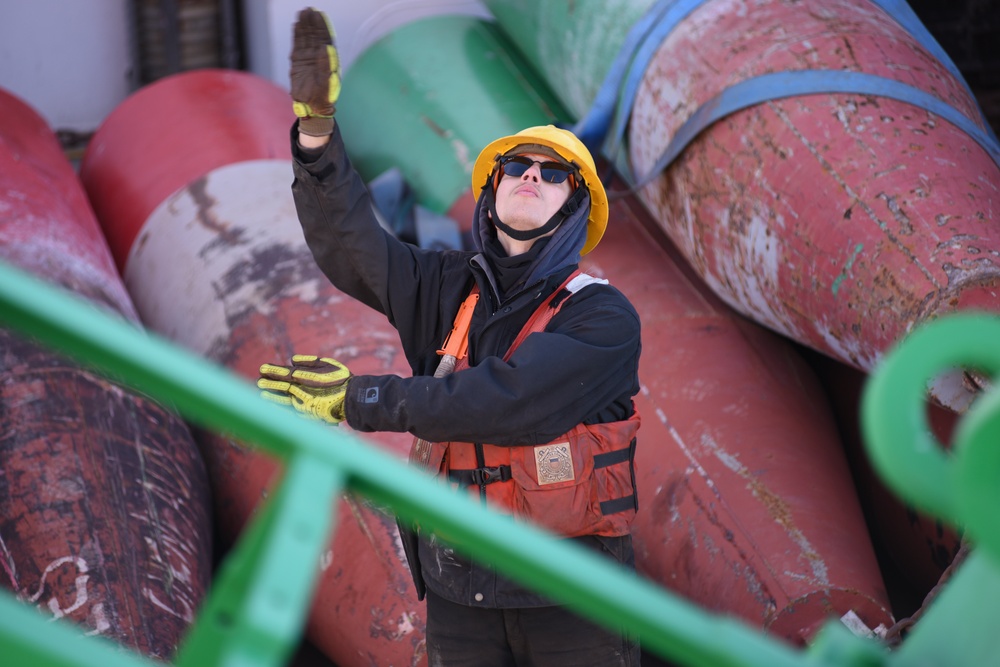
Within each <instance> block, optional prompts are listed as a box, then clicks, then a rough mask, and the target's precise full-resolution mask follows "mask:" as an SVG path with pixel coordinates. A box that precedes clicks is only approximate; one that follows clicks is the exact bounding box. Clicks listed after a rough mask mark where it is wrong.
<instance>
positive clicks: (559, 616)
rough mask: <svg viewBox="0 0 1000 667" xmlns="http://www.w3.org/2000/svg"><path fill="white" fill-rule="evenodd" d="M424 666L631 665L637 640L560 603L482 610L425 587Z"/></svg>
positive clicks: (635, 661)
mask: <svg viewBox="0 0 1000 667" xmlns="http://www.w3.org/2000/svg"><path fill="white" fill-rule="evenodd" d="M427 656H428V664H429V667H515V666H516V667H574V666H578V667H637V666H638V665H639V644H638V642H637V641H634V640H633V641H629V640H626V639H624V638H622V637H621V636H619V635H617V634H615V633H613V632H611V631H609V630H605V629H604V628H603V627H601V626H598V625H595V624H593V623H591V622H590V621H587V620H585V619H583V618H580V617H579V616H577V615H575V614H573V613H572V612H570V611H569V610H567V609H566V608H565V607H532V608H526V609H483V608H480V607H467V606H465V605H461V604H455V603H454V602H449V601H448V600H445V599H444V598H442V597H440V596H438V595H435V594H434V593H432V592H431V591H427Z"/></svg>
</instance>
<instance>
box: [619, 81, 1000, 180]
mask: <svg viewBox="0 0 1000 667" xmlns="http://www.w3.org/2000/svg"><path fill="white" fill-rule="evenodd" d="M822 93H848V94H850V93H858V94H862V95H877V96H879V97H887V98H890V99H894V100H899V101H901V102H906V103H907V104H912V105H913V106H915V107H919V108H921V109H924V110H926V111H929V112H931V113H933V114H935V115H937V116H940V117H941V118H944V119H945V120H946V121H948V122H949V123H951V124H953V125H955V126H956V127H958V128H959V129H961V130H962V131H963V132H965V133H966V134H967V135H969V136H970V137H972V138H973V139H975V140H976V142H977V143H978V144H979V145H980V146H982V147H983V149H984V150H985V151H986V152H987V153H988V154H989V155H990V157H991V158H993V162H994V163H996V164H997V166H1000V145H998V143H997V141H996V139H994V138H992V137H991V136H990V135H988V134H986V132H984V131H983V129H982V128H980V127H979V126H978V125H976V124H975V123H973V122H972V121H971V120H969V118H968V117H967V116H966V115H965V114H963V113H961V112H960V111H958V110H957V109H955V108H954V107H953V106H951V105H950V104H946V103H944V102H942V101H941V100H939V99H938V98H936V97H934V96H933V95H931V94H930V93H926V92H924V91H922V90H920V89H919V88H915V87H913V86H910V85H908V84H905V83H900V82H899V81H894V80H892V79H886V78H885V77H881V76H876V75H874V74H864V73H862V72H849V71H845V70H802V71H793V72H773V73H771V74H763V75H761V76H757V77H754V78H752V79H747V80H745V81H741V82H739V83H737V84H735V85H733V86H730V87H729V88H726V89H725V90H723V91H722V92H721V93H719V94H718V95H716V96H715V97H713V98H712V99H710V100H709V101H708V102H705V103H704V104H702V105H701V106H700V107H698V110H697V111H695V112H694V113H693V114H692V115H691V116H690V117H689V118H688V119H687V120H686V121H684V124H683V125H681V127H680V129H678V130H677V132H676V133H675V134H674V136H673V138H672V139H671V140H670V143H669V144H668V145H667V148H666V149H665V150H664V151H663V153H662V154H661V155H660V158H659V159H658V160H657V161H656V164H654V165H653V168H652V169H650V170H649V172H647V173H646V174H645V175H644V176H642V177H641V178H639V179H638V182H637V183H636V184H635V185H634V186H633V189H638V188H641V187H642V186H644V185H647V184H648V183H650V182H652V181H653V179H655V178H656V177H657V175H659V174H660V173H661V172H662V171H663V170H664V169H666V168H667V167H668V166H669V165H670V163H671V162H673V161H674V159H676V158H677V156H678V155H680V154H681V152H682V151H683V150H684V149H685V148H686V147H687V145H688V144H689V143H691V141H692V140H693V139H694V138H695V137H696V136H698V134H700V133H701V131H702V130H704V129H705V128H707V127H708V126H709V125H711V124H712V123H714V122H715V121H717V120H720V119H722V118H724V117H726V116H728V115H729V114H731V113H733V112H735V111H739V110H740V109H745V108H747V107H751V106H754V105H756V104H761V103H763V102H767V101H769V100H775V99H781V98H784V97H794V96H796V95H817V94H822Z"/></svg>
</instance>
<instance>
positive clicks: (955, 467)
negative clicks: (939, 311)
mask: <svg viewBox="0 0 1000 667" xmlns="http://www.w3.org/2000/svg"><path fill="white" fill-rule="evenodd" d="M962 366H972V367H976V368H978V369H980V370H982V371H985V372H987V373H989V374H991V375H992V376H993V377H1000V319H998V318H996V317H992V316H987V315H976V314H962V315H954V316H952V317H950V318H946V319H941V320H937V321H935V322H933V323H930V324H928V325H926V326H925V327H923V328H922V329H919V330H917V331H915V332H914V333H913V334H911V335H910V336H909V337H907V338H906V340H905V341H904V342H903V344H901V345H899V346H898V347H897V349H896V350H895V351H894V352H893V353H892V354H890V355H888V356H887V357H886V359H885V361H884V362H883V364H882V366H881V367H880V368H879V369H878V372H877V373H876V374H875V375H874V376H873V377H872V379H871V381H870V382H869V383H868V385H867V387H866V389H865V394H864V397H863V402H862V420H863V428H864V434H865V440H866V441H867V443H868V447H869V453H870V455H871V457H872V461H873V463H874V464H875V466H876V468H877V470H878V472H879V474H881V475H882V477H883V478H884V479H885V480H886V481H887V482H888V483H889V484H890V486H891V487H892V488H893V490H894V491H895V492H896V493H897V494H899V496H900V497H902V498H904V499H905V500H907V501H908V502H910V503H912V504H913V505H914V506H916V507H919V508H921V509H924V510H926V511H928V512H930V513H931V514H933V515H935V516H937V517H940V518H941V519H944V520H945V521H948V522H949V523H951V524H953V525H956V526H963V527H964V528H965V529H966V532H967V534H968V535H969V536H971V537H972V538H973V540H974V541H975V542H976V543H977V544H979V545H980V546H981V547H983V548H985V549H987V550H988V551H989V552H990V554H991V555H992V556H993V557H994V558H995V559H996V562H997V563H998V564H1000V522H998V520H997V514H996V508H997V507H998V506H1000V392H998V391H997V390H996V389H994V390H993V391H992V392H989V393H987V394H986V395H985V396H982V397H981V398H980V399H978V401H977V402H976V403H975V404H973V406H972V407H971V408H970V409H969V411H968V413H967V414H966V415H964V416H963V418H962V420H961V421H960V422H959V425H958V427H957V429H956V433H955V442H954V444H953V446H952V452H951V453H950V454H948V453H946V452H945V450H944V447H943V446H942V445H941V443H939V442H938V441H937V439H936V438H935V437H934V435H933V433H932V431H931V429H930V427H929V426H928V422H927V414H926V408H925V400H926V388H927V385H928V383H929V382H930V381H931V380H933V379H934V378H935V377H936V376H937V375H938V374H940V373H942V372H944V371H946V370H949V369H951V368H955V367H962Z"/></svg>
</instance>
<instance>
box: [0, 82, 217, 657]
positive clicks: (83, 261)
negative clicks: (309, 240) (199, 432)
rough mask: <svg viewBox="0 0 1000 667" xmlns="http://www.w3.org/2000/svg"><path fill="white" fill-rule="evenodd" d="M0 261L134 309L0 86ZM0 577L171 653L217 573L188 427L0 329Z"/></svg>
mask: <svg viewBox="0 0 1000 667" xmlns="http://www.w3.org/2000/svg"><path fill="white" fill-rule="evenodd" d="M0 117H2V118H3V119H4V122H3V123H2V125H0V259H2V260H3V261H5V262H9V263H11V264H13V265H15V266H17V267H19V268H21V269H23V270H25V271H28V272H30V273H32V274H34V275H36V276H38V277H39V278H42V279H44V280H47V281H49V282H51V283H54V284H56V285H59V286H61V287H63V288H65V289H68V290H70V291H72V292H74V293H75V294H76V295H78V296H79V297H81V298H84V299H87V300H89V301H91V302H94V303H95V304H98V305H100V306H101V307H103V308H107V309H110V310H111V311H113V312H115V313H117V314H119V315H120V316H121V317H123V318H125V319H128V320H131V321H133V322H135V321H137V317H136V314H135V310H134V308H133V306H132V303H131V301H130V300H129V298H128V295H127V293H126V291H125V289H124V286H123V284H122V282H121V279H120V277H119V276H118V273H117V271H116V270H115V267H114V263H113V261H112V259H111V254H110V253H109V251H108V247H107V244H106V242H105V240H104V237H103V235H102V233H101V230H100V227H99V226H98V224H97V221H96V219H95V218H94V214H93V211H92V210H91V208H90V206H89V204H88V203H87V199H86V195H85V193H84V191H83V188H82V187H81V186H80V183H79V181H78V180H77V177H76V174H75V173H74V171H73V168H72V166H71V165H70V163H69V161H68V160H67V159H66V157H65V156H64V155H63V153H62V150H61V148H60V146H59V143H58V141H57V140H56V137H55V135H54V134H53V133H52V131H51V130H50V129H49V128H48V126H47V125H46V124H45V122H44V120H42V118H41V117H40V116H39V115H38V114H37V113H35V111H34V110H33V109H31V108H30V107H28V106H27V105H26V104H24V103H23V102H21V101H20V100H18V99H16V98H15V97H13V96H11V95H10V94H8V93H6V92H4V91H2V90H0ZM0 406H2V409H0V498H2V499H3V511H2V512H0V567H2V570H0V585H3V586H4V587H5V588H8V589H10V590H11V591H13V592H14V594H15V595H16V596H17V597H18V598H19V599H20V600H22V601H23V602H25V603H27V604H32V605H35V606H37V607H39V608H40V609H42V610H43V611H45V612H46V613H48V614H50V615H52V616H53V617H55V618H66V619H69V620H71V621H74V622H76V623H79V624H80V625H81V626H83V627H84V628H86V631H87V634H91V635H99V636H102V637H106V638H108V639H111V640H114V641H116V642H119V643H121V644H122V645H125V646H128V647H130V648H133V649H135V650H138V651H140V652H142V653H143V654H145V655H147V656H151V657H156V658H162V659H170V658H171V657H173V654H174V652H175V650H176V648H177V646H178V644H179V642H180V640H181V638H182V636H183V635H184V633H185V632H186V631H187V629H188V628H189V627H190V624H191V623H192V621H193V620H194V616H195V612H196V610H197V608H198V606H199V605H200V604H201V600H202V598H203V597H204V594H205V591H206V589H207V586H208V582H209V578H210V576H211V564H212V563H211V544H210V535H211V520H210V514H209V494H208V484H207V476H206V472H205V468H204V464H203V462H202V460H201V458H200V455H199V452H198V450H197V447H196V445H195V442H194V439H193V438H192V437H191V434H190V432H189V431H188V429H187V427H186V426H185V424H184V423H183V422H182V421H181V420H180V419H179V418H178V417H176V416H175V415H173V414H171V413H170V412H168V411H167V410H165V409H164V408H163V407H162V406H160V405H158V404H156V403H154V402H152V401H150V400H149V399H147V398H145V397H143V396H140V395H137V394H135V393H132V392H130V391H128V390H126V389H123V388H122V387H120V386H118V385H116V384H115V383H113V382H111V381H110V380H108V379H106V378H104V377H102V376H100V375H98V374H96V373H95V372H93V371H91V370H88V369H86V368H83V367H81V366H80V365H78V364H76V363H74V362H70V361H68V360H66V359H65V358H63V357H61V356H58V355H56V354H54V353H52V352H50V351H49V350H47V349H45V348H43V347H41V346H39V345H37V344H35V343H34V342H32V341H30V340H28V339H25V338H22V337H20V336H19V335H17V334H16V333H14V332H11V331H7V330H0Z"/></svg>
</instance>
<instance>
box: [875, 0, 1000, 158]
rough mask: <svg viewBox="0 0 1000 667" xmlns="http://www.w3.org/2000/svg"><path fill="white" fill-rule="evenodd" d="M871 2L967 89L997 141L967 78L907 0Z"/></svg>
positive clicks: (987, 127) (988, 130)
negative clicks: (892, 19)
mask: <svg viewBox="0 0 1000 667" xmlns="http://www.w3.org/2000/svg"><path fill="white" fill-rule="evenodd" d="M870 2H871V3H872V4H874V5H877V6H878V7H881V8H882V11H884V12H885V13H886V14H888V15H889V16H891V17H892V18H894V19H895V20H896V23H898V24H899V25H900V26H902V28H903V29H904V30H906V31H907V32H908V33H910V34H911V35H912V36H913V37H914V38H915V39H916V40H917V41H918V42H920V45H921V46H922V47H924V48H925V49H926V50H927V51H928V52H929V53H930V54H931V55H932V56H934V57H935V58H937V60H938V61H939V62H940V63H941V64H942V65H944V67H945V69H947V70H948V71H949V72H951V75H952V76H953V77H955V79H957V80H958V82H959V83H961V84H962V85H963V86H964V87H965V91H966V92H967V93H968V94H969V97H971V98H972V100H973V102H975V104H976V110H977V111H979V118H980V119H981V120H982V121H983V125H985V126H986V131H987V133H988V134H989V135H990V136H991V137H992V138H993V141H997V135H996V134H995V133H994V132H993V128H992V127H991V126H990V123H989V121H988V120H987V119H986V114H984V113H983V110H982V108H980V107H979V103H978V102H976V96H975V94H974V93H973V92H972V89H971V88H969V84H968V83H967V82H966V81H965V77H964V76H962V73H961V72H960V71H959V70H958V67H957V66H956V65H955V63H954V62H953V61H952V59H951V58H950V57H949V56H948V54H947V53H946V52H945V50H944V49H943V48H941V45H940V44H938V42H937V40H936V39H934V37H933V35H931V33H930V32H928V30H927V28H926V27H925V26H924V24H923V23H921V21H920V18H919V17H918V16H917V15H916V13H914V11H913V9H912V8H911V7H910V5H909V4H907V3H906V2H905V0H870Z"/></svg>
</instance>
